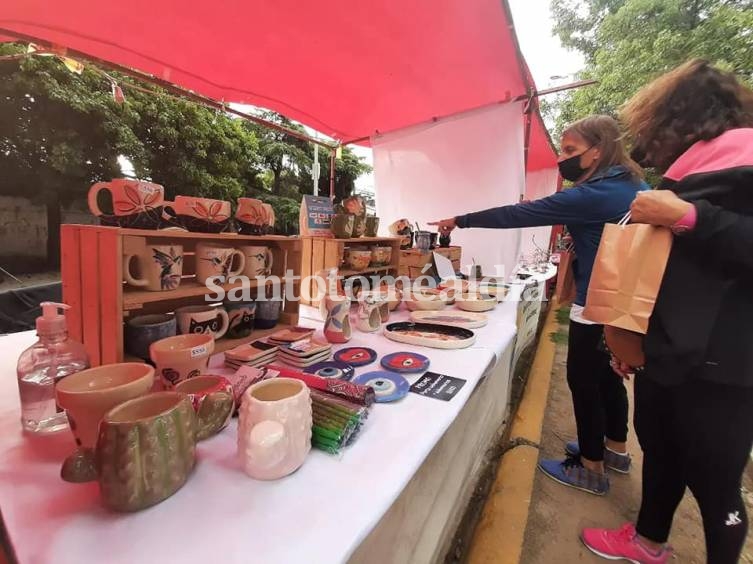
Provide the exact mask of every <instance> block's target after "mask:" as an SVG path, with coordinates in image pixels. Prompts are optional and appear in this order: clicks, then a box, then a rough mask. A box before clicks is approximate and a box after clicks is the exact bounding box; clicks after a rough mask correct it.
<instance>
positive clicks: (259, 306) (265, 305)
mask: <svg viewBox="0 0 753 564" xmlns="http://www.w3.org/2000/svg"><path fill="white" fill-rule="evenodd" d="M281 309H282V300H275V299H272V298H269V299H266V300H257V302H256V319H255V321H254V326H255V327H256V328H258V329H271V328H272V327H274V326H275V325H277V322H278V321H279V320H280V310H281Z"/></svg>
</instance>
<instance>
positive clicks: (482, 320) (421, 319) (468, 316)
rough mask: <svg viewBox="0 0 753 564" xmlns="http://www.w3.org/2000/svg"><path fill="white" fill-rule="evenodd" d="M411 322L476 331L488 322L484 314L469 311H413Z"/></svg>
mask: <svg viewBox="0 0 753 564" xmlns="http://www.w3.org/2000/svg"><path fill="white" fill-rule="evenodd" d="M410 318H411V321H415V322H416V323H438V324H439V325H453V326H455V327H465V328H466V329H477V328H479V327H483V326H484V325H486V324H487V323H488V322H489V318H488V317H487V316H486V314H484V313H474V312H471V311H452V310H449V311H414V312H411V314H410Z"/></svg>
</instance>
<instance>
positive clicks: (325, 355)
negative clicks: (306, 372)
mask: <svg viewBox="0 0 753 564" xmlns="http://www.w3.org/2000/svg"><path fill="white" fill-rule="evenodd" d="M331 356H332V345H331V344H330V343H321V342H318V341H314V340H311V339H305V340H303V341H298V342H295V343H290V344H289V345H285V346H280V348H279V350H278V352H277V360H279V361H281V362H284V363H285V364H287V365H289V366H293V367H295V368H299V369H303V368H307V367H309V366H312V365H314V364H316V363H317V362H322V361H323V360H328V359H329V358H330V357H331Z"/></svg>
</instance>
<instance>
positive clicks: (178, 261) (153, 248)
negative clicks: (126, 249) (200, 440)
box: [123, 245, 183, 292]
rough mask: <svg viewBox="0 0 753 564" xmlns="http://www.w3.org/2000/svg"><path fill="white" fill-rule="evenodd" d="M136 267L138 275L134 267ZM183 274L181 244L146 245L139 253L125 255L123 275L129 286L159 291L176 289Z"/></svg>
mask: <svg viewBox="0 0 753 564" xmlns="http://www.w3.org/2000/svg"><path fill="white" fill-rule="evenodd" d="M134 266H135V267H136V271H137V272H138V274H137V275H134V274H133V272H132V268H133V267H134ZM182 274H183V247H182V246H181V245H146V247H144V249H143V251H141V252H140V253H139V254H127V255H125V256H124V257H123V277H124V278H125V280H126V283H127V284H128V285H129V286H135V287H137V288H143V289H145V290H151V291H154V292H159V291H162V290H175V289H176V288H177V287H178V286H179V285H180V277H181V276H182Z"/></svg>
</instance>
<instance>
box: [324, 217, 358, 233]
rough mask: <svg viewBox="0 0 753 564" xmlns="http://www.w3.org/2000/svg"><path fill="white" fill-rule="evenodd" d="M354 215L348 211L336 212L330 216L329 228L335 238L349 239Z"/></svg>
mask: <svg viewBox="0 0 753 564" xmlns="http://www.w3.org/2000/svg"><path fill="white" fill-rule="evenodd" d="M355 220H356V216H354V215H351V214H349V213H336V214H334V215H333V216H331V217H330V221H329V228H330V230H331V231H332V233H333V234H334V235H335V237H336V238H337V239H350V238H351V237H352V236H353V224H354V223H355Z"/></svg>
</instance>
